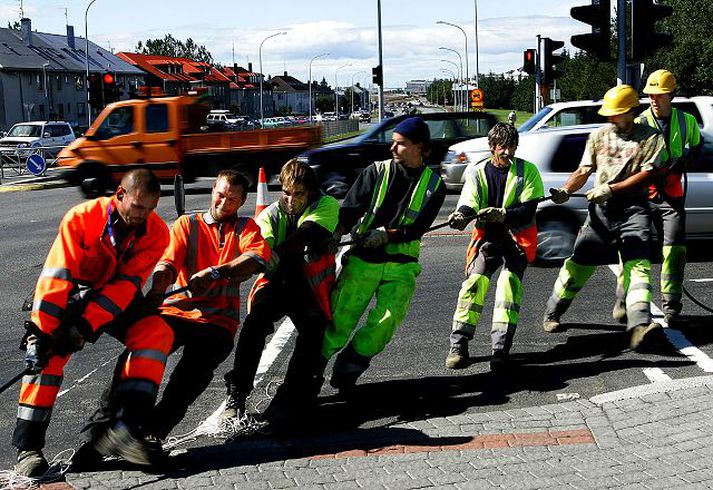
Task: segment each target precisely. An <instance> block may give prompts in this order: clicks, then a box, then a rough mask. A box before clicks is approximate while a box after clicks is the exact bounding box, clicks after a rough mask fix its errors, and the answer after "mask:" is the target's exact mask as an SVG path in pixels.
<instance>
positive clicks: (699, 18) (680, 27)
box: [644, 0, 713, 96]
mask: <svg viewBox="0 0 713 490" xmlns="http://www.w3.org/2000/svg"><path fill="white" fill-rule="evenodd" d="M661 3H662V4H666V5H671V6H672V7H673V14H672V15H671V16H670V17H667V18H665V19H663V20H662V21H660V22H659V23H658V24H657V29H656V30H657V31H660V32H670V33H672V34H673V45H672V46H670V47H667V48H663V49H660V50H659V51H657V52H656V53H654V54H653V55H652V56H650V57H648V58H647V59H646V60H645V67H646V71H645V73H644V81H645V80H646V78H645V77H646V76H648V74H649V73H651V72H653V71H655V70H658V69H660V68H665V69H667V70H670V71H672V72H673V73H674V75H676V81H677V82H678V87H679V88H678V91H677V92H678V93H679V94H681V95H689V96H692V95H713V37H711V35H710V33H711V32H712V31H713V2H711V1H710V0H663V1H662V2H661Z"/></svg>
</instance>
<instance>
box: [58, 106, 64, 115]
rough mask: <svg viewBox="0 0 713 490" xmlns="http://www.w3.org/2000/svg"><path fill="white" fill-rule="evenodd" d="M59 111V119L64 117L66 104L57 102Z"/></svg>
mask: <svg viewBox="0 0 713 490" xmlns="http://www.w3.org/2000/svg"><path fill="white" fill-rule="evenodd" d="M57 112H58V113H59V119H64V104H57Z"/></svg>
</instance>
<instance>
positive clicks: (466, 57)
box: [436, 20, 470, 90]
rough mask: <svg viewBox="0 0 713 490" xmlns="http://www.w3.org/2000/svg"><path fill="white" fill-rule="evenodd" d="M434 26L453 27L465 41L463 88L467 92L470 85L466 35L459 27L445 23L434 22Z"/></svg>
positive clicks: (441, 21) (440, 21)
mask: <svg viewBox="0 0 713 490" xmlns="http://www.w3.org/2000/svg"><path fill="white" fill-rule="evenodd" d="M436 24H443V25H446V26H451V27H455V28H456V29H458V30H460V32H462V33H463V38H464V39H465V88H466V90H468V87H469V84H470V78H469V75H468V35H467V34H466V33H465V31H464V30H463V28H462V27H461V26H459V25H456V24H451V23H450V22H445V21H443V20H439V21H438V22H436Z"/></svg>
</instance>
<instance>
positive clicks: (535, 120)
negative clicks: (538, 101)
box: [517, 107, 552, 133]
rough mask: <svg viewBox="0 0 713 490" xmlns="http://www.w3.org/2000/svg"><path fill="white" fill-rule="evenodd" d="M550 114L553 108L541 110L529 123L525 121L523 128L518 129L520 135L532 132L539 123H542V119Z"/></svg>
mask: <svg viewBox="0 0 713 490" xmlns="http://www.w3.org/2000/svg"><path fill="white" fill-rule="evenodd" d="M550 112H552V108H551V107H543V108H542V109H540V111H539V112H538V113H537V114H535V115H534V116H532V117H531V118H530V119H528V120H527V121H525V122H524V123H523V124H522V126H520V127H519V128H517V132H518V133H524V132H527V131H529V130H531V129H532V128H533V127H534V126H535V124H537V123H538V121H540V119H542V118H543V117H545V116H546V115H547V114H549V113H550Z"/></svg>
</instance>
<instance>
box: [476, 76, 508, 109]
mask: <svg viewBox="0 0 713 490" xmlns="http://www.w3.org/2000/svg"><path fill="white" fill-rule="evenodd" d="M515 85H516V82H515V80H513V79H512V78H505V77H504V76H503V75H495V74H493V73H490V74H488V75H481V76H480V80H479V87H480V88H481V89H482V90H483V106H484V107H486V108H488V109H511V108H512V106H513V104H512V97H513V94H514V92H515Z"/></svg>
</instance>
